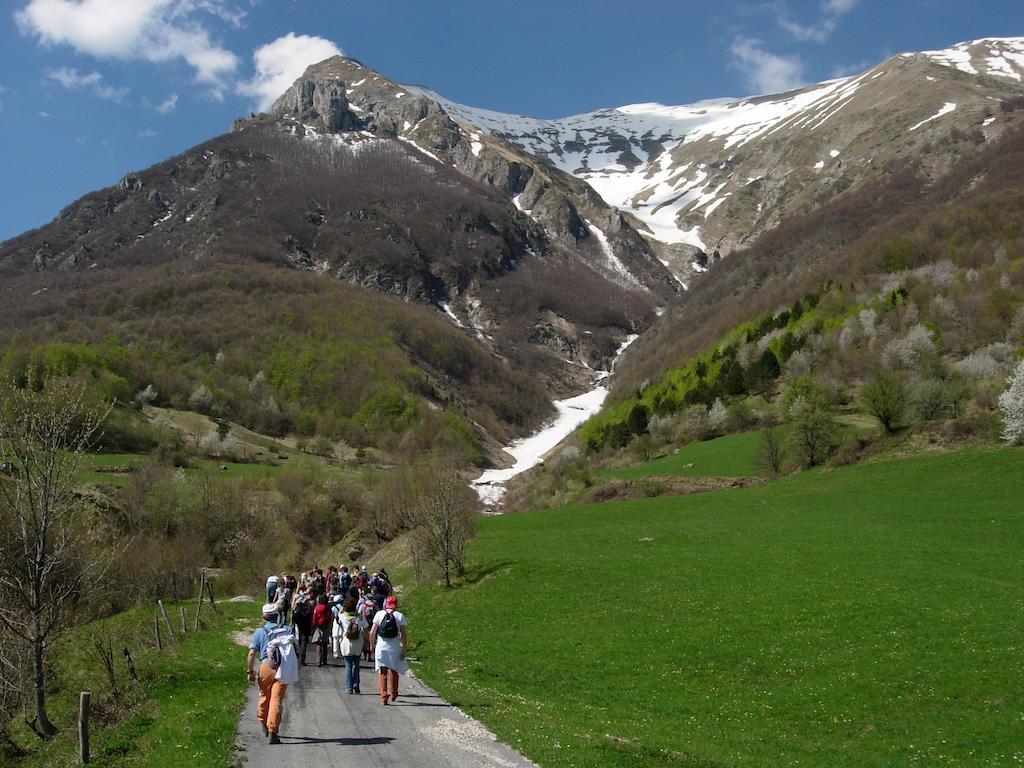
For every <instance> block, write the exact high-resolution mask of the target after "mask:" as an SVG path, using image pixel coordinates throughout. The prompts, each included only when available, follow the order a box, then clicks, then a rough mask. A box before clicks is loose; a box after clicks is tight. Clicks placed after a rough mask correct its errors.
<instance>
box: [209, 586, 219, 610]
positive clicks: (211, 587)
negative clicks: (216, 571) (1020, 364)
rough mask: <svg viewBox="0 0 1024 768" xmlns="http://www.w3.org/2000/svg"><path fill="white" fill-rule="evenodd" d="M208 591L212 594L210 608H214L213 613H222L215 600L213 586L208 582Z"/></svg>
mask: <svg viewBox="0 0 1024 768" xmlns="http://www.w3.org/2000/svg"><path fill="white" fill-rule="evenodd" d="M206 591H207V592H209V593H210V607H211V608H213V612H214V613H220V610H219V609H218V608H217V603H216V602H215V601H214V599H213V584H211V583H210V582H206Z"/></svg>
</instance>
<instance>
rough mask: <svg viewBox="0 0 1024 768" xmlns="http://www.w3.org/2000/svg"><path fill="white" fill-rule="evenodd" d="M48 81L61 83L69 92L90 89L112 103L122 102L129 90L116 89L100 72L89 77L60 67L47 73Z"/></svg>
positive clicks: (71, 69) (91, 73)
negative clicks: (104, 79)
mask: <svg viewBox="0 0 1024 768" xmlns="http://www.w3.org/2000/svg"><path fill="white" fill-rule="evenodd" d="M45 75H46V79H47V80H53V81H54V82H56V83H60V84H61V85H63V86H64V87H65V88H67V89H68V90H69V91H74V90H79V89H83V88H84V89H88V90H90V91H92V92H93V93H94V94H96V95H97V96H99V97H100V98H101V99H109V100H110V101H121V99H123V98H124V97H125V96H127V95H128V91H129V89H128V88H115V87H114V86H112V85H107V84H106V83H105V82H103V75H101V74H100V73H99V72H90V73H89V74H87V75H83V74H81V73H79V71H78V70H77V69H73V68H69V67H60V68H59V69H48V70H47V71H46V73H45Z"/></svg>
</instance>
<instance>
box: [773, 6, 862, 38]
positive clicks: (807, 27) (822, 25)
mask: <svg viewBox="0 0 1024 768" xmlns="http://www.w3.org/2000/svg"><path fill="white" fill-rule="evenodd" d="M859 2H860V0H824V2H823V3H822V4H821V13H822V18H821V19H820V20H819V21H818V22H817V23H815V24H800V23H799V22H796V21H793V20H792V19H790V18H789V17H788V16H787V15H786V13H785V9H784V8H782V7H780V8H779V10H780V14H779V18H778V22H779V26H780V27H782V29H783V30H785V31H786V32H787V33H788V34H789V35H790V37H792V38H793V39H794V40H799V41H800V42H815V43H824V42H825V41H826V40H828V39H829V38H830V37H831V36H832V33H833V32H835V31H836V29H837V28H838V27H839V21H840V20H841V19H842V17H843V16H845V15H846V14H848V13H849V12H850V11H852V10H853V9H854V8H856V7H857V3H859Z"/></svg>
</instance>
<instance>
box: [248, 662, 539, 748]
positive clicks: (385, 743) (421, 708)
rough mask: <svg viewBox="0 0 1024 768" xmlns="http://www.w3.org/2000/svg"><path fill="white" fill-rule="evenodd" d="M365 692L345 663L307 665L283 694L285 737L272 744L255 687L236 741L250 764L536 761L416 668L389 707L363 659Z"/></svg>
mask: <svg viewBox="0 0 1024 768" xmlns="http://www.w3.org/2000/svg"><path fill="white" fill-rule="evenodd" d="M361 677H362V679H361V681H360V682H361V687H362V690H363V693H362V694H360V695H350V694H347V693H345V691H344V687H343V678H344V667H343V666H342V665H341V663H340V661H333V660H332V666H329V667H326V668H317V667H316V666H306V667H303V668H302V679H301V680H300V681H299V682H298V683H297V684H295V685H293V686H289V688H288V691H287V694H286V696H285V713H284V720H283V721H282V724H281V742H282V743H281V744H280V745H275V746H270V745H268V744H267V743H266V740H265V739H264V737H263V736H262V733H261V731H260V727H259V723H258V722H257V721H256V699H257V690H256V687H255V686H250V687H249V697H248V701H247V703H246V707H245V711H244V712H243V713H242V718H241V722H240V723H239V728H238V739H237V745H238V748H239V749H240V750H241V751H242V753H243V757H244V760H245V762H244V764H245V765H246V766H248V767H249V768H309V766H318V767H320V768H348V766H352V767H353V768H356V767H357V766H358V768H377V767H381V768H383V766H402V767H403V768H448V767H449V766H451V767H452V768H471V767H472V768H492V766H493V767H494V768H536V766H535V765H534V763H531V762H530V761H529V760H527V759H526V758H524V757H522V755H520V754H519V753H517V752H516V751H514V750H513V749H512V748H510V747H508V746H506V745H504V744H502V743H500V742H499V741H497V740H496V739H495V737H494V736H493V735H492V734H491V733H490V732H489V731H488V730H487V729H486V728H484V727H483V726H482V725H480V724H479V723H478V722H476V721H475V720H471V719H469V718H468V717H466V716H465V715H463V714H462V713H461V712H459V711H458V710H457V709H455V708H454V707H452V706H451V705H450V704H448V703H446V702H445V701H443V700H442V699H441V698H440V697H439V696H438V695H437V694H436V693H434V691H432V690H430V689H429V688H427V687H426V686H425V685H423V684H422V683H421V682H419V681H418V680H416V679H415V678H413V677H412V676H411V675H408V676H406V677H403V678H402V680H401V685H400V691H401V693H400V695H399V697H398V701H397V702H395V703H394V704H390V705H388V706H386V707H385V706H383V705H381V703H380V698H379V697H378V696H377V695H375V691H376V682H377V681H376V677H375V675H374V672H373V664H372V662H370V663H368V662H362V672H361Z"/></svg>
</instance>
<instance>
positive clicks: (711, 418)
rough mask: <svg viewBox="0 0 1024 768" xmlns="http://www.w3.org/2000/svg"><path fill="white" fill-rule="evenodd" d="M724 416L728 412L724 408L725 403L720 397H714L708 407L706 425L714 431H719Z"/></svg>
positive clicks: (723, 421)
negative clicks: (713, 400)
mask: <svg viewBox="0 0 1024 768" xmlns="http://www.w3.org/2000/svg"><path fill="white" fill-rule="evenodd" d="M726 416H728V412H727V411H726V410H725V403H723V402H722V398H720V397H716V398H715V402H713V403H712V404H711V407H710V408H709V409H708V426H709V427H711V429H713V430H714V431H716V432H717V431H719V430H720V429H721V428H722V427H724V426H725V418H726Z"/></svg>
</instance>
